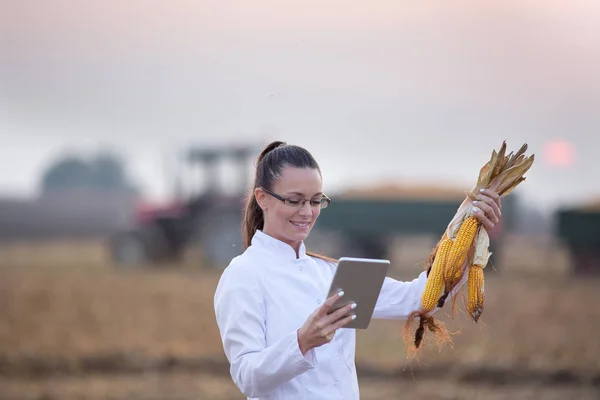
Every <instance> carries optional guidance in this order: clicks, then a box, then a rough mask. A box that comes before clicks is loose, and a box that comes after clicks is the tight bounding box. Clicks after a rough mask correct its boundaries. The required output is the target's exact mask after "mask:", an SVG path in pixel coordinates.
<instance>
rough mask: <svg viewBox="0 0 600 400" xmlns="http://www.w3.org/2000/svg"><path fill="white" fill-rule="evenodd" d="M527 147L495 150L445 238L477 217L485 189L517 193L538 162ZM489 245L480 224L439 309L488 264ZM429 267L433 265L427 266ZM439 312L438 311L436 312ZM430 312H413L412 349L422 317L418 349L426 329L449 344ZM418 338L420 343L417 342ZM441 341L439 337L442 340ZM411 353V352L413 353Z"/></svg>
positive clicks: (430, 258)
mask: <svg viewBox="0 0 600 400" xmlns="http://www.w3.org/2000/svg"><path fill="white" fill-rule="evenodd" d="M527 147H528V146H527V144H523V145H522V146H521V148H520V149H519V150H518V151H517V152H516V153H513V152H510V153H509V154H506V150H507V146H506V141H503V142H502V145H501V146H500V149H499V150H498V151H496V150H495V149H494V150H493V151H492V155H491V157H490V159H489V161H488V162H486V163H485V164H484V165H483V167H481V169H480V170H479V176H478V178H477V182H476V184H475V185H474V186H473V188H472V189H471V190H470V191H469V192H466V197H465V199H464V201H463V202H462V204H461V205H460V206H459V207H458V210H457V212H456V214H455V215H454V217H453V218H452V220H451V221H450V222H449V224H448V226H447V228H446V231H445V232H444V233H443V235H442V237H447V238H450V239H452V240H453V241H454V240H456V236H457V233H458V231H459V229H460V227H461V225H462V223H463V221H464V220H465V219H467V218H468V217H471V216H473V201H474V200H477V196H478V194H479V193H480V190H481V189H491V190H493V191H495V192H497V193H498V194H499V195H500V197H505V196H507V195H508V194H509V193H510V192H511V191H512V190H514V189H515V188H516V187H517V186H518V185H519V184H521V183H522V182H524V181H525V179H526V178H525V176H524V175H525V173H526V172H527V171H528V170H529V169H530V168H531V166H532V165H533V162H534V160H535V155H531V156H529V157H527V156H526V155H525V152H526V151H527ZM489 243H490V238H489V235H488V232H487V231H486V229H485V228H483V227H482V226H481V224H479V226H478V230H477V234H476V235H475V237H474V238H473V240H472V242H471V244H470V251H469V256H468V257H466V259H465V260H464V263H463V265H462V267H461V272H460V274H459V275H457V276H456V277H455V278H453V280H452V282H449V283H447V284H446V287H445V288H444V295H443V296H442V298H441V299H440V302H439V303H438V307H443V305H444V303H445V299H446V297H447V296H448V295H449V293H450V292H451V291H452V289H454V287H455V286H456V285H457V284H458V283H459V282H460V281H461V280H462V278H463V276H464V273H465V272H466V271H467V270H468V267H469V266H470V265H479V266H481V267H482V268H485V266H486V265H487V263H488V260H489V257H490V256H491V253H490V252H489ZM438 250H439V246H438V247H436V248H435V249H434V251H433V253H432V254H431V255H430V256H429V257H428V260H427V261H426V264H430V263H431V261H432V260H433V259H434V258H435V255H436V254H437V251H438ZM425 267H426V268H428V267H429V265H426V266H425ZM433 312H435V310H433ZM433 312H430V311H426V310H420V311H417V312H415V313H413V314H412V315H411V316H410V317H409V319H408V321H407V323H406V326H405V335H404V337H405V341H407V345H408V347H409V348H410V347H412V346H410V343H409V342H408V340H407V338H408V337H409V335H408V329H409V326H410V323H411V322H412V321H413V320H414V319H415V318H416V317H419V320H420V323H419V328H418V329H417V332H416V334H415V342H414V345H415V349H416V348H418V347H419V344H420V343H421V339H422V336H423V333H424V330H425V327H427V328H429V329H430V330H431V331H432V332H434V333H436V335H437V336H440V337H442V338H443V340H444V341H449V335H448V332H447V331H446V330H445V329H444V328H443V326H442V325H440V324H437V323H436V322H435V321H434V320H433V317H432V313H433ZM417 337H418V340H417ZM438 339H439V338H438ZM409 354H410V352H409Z"/></svg>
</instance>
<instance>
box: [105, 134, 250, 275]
mask: <svg viewBox="0 0 600 400" xmlns="http://www.w3.org/2000/svg"><path fill="white" fill-rule="evenodd" d="M258 151H259V150H258V148H257V147H254V146H251V145H243V146H231V145H224V146H215V147H210V148H193V149H190V150H188V151H186V152H185V153H184V156H183V157H182V158H181V160H178V161H183V163H182V164H183V167H184V170H185V171H190V173H189V174H180V175H179V176H178V177H177V178H178V185H177V187H178V189H177V190H176V195H175V199H174V200H172V201H170V202H169V203H167V204H162V205H160V206H157V205H147V204H138V206H137V207H136V208H135V209H134V210H133V212H132V213H131V214H132V215H131V217H130V218H128V221H127V225H126V226H125V227H124V228H123V229H121V230H119V231H118V232H116V233H115V234H114V235H112V237H111V238H110V243H109V248H110V254H111V258H112V260H113V262H114V263H115V265H117V266H120V267H135V266H142V265H152V264H169V263H171V264H172V263H178V262H179V261H181V260H182V258H183V257H184V255H185V252H186V249H188V248H189V247H190V246H194V248H195V249H197V250H199V251H198V254H199V255H200V257H201V260H198V262H199V263H201V264H202V265H203V266H212V267H223V266H224V265H226V264H227V263H228V262H229V261H230V260H231V258H233V257H234V256H236V255H238V254H240V253H241V252H242V240H241V231H240V224H241V216H242V213H243V209H244V202H245V196H246V193H245V192H244V190H245V189H247V188H248V187H249V184H250V182H249V179H250V178H251V170H250V168H251V165H252V164H251V163H252V161H253V160H254V159H255V158H256V156H257V154H258ZM228 162H229V164H230V165H231V164H232V165H233V167H234V169H235V174H231V173H229V174H228V173H223V172H222V171H221V169H222V167H223V166H226V164H227V163H228ZM198 172H199V173H201V174H203V175H204V179H203V180H202V181H203V183H204V185H203V186H202V187H200V188H198V185H197V183H198V182H199V181H200V179H198V178H199V176H198ZM232 175H237V179H236V177H235V176H232ZM184 178H186V179H184ZM184 180H185V181H187V183H188V184H187V185H185V184H183V182H184ZM228 185H229V186H232V187H233V190H232V191H231V190H230V191H228V190H227V186H228ZM184 186H187V189H184Z"/></svg>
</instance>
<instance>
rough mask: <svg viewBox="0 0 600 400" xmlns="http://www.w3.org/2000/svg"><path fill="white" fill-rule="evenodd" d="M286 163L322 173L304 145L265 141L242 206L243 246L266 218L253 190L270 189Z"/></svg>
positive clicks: (249, 240)
mask: <svg viewBox="0 0 600 400" xmlns="http://www.w3.org/2000/svg"><path fill="white" fill-rule="evenodd" d="M286 166H290V167H295V168H313V169H316V170H317V171H319V174H320V173H321V168H320V167H319V164H318V163H317V161H316V160H315V159H314V157H313V156H312V154H310V152H309V151H308V150H306V149H305V148H303V147H300V146H296V145H290V144H287V143H285V142H281V141H274V142H271V143H270V144H268V145H267V147H265V148H264V150H263V151H262V152H261V153H260V155H259V156H258V159H257V162H256V173H255V175H254V185H253V186H252V189H251V190H250V193H249V195H248V199H247V201H246V208H245V210H244V220H243V224H242V239H243V241H244V247H245V248H248V247H250V244H251V242H252V237H253V236H254V234H255V233H256V231H257V230H259V229H263V227H264V222H265V220H264V216H263V211H262V209H261V208H260V206H259V205H258V202H257V201H256V196H255V195H254V190H255V189H256V188H258V187H261V188H264V189H266V190H272V189H273V184H274V183H275V181H276V180H277V179H278V178H279V176H280V175H281V170H282V169H283V168H285V167H286ZM307 254H308V255H310V256H313V257H318V258H322V259H324V260H327V261H332V262H336V261H337V260H334V259H332V258H329V257H325V256H321V255H318V254H314V253H309V252H307Z"/></svg>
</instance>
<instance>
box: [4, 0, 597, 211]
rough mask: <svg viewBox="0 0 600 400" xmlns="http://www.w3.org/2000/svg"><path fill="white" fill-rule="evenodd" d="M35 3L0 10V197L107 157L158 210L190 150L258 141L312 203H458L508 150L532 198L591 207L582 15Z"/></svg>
mask: <svg viewBox="0 0 600 400" xmlns="http://www.w3.org/2000/svg"><path fill="white" fill-rule="evenodd" d="M33 4H34V3H33V2H31V1H22V2H13V3H12V4H7V2H4V3H3V5H0V9H1V11H0V136H1V138H2V142H1V143H2V144H1V146H0V194H3V195H14V196H17V195H18V196H34V195H35V194H36V191H37V189H38V183H39V177H40V174H41V172H42V171H43V168H45V167H46V166H47V165H48V164H49V163H51V162H52V161H53V160H54V159H56V157H58V156H59V155H60V154H61V152H64V151H78V152H84V153H91V152H94V151H96V150H97V149H101V148H116V149H118V150H119V151H120V152H121V153H122V154H124V155H125V156H126V157H127V159H128V166H129V168H130V171H131V174H132V175H133V176H134V177H135V179H137V180H138V181H140V182H141V183H142V185H143V187H144V188H145V190H146V193H147V195H148V197H150V198H155V199H160V198H166V197H168V196H169V191H170V189H171V186H172V181H173V180H172V174H173V169H172V161H173V160H174V159H175V158H176V157H177V154H179V153H180V152H181V151H182V150H183V149H185V148H187V147H188V146H200V147H201V146H211V145H224V144H229V143H236V144H239V143H258V144H261V145H262V144H264V143H265V142H266V141H269V140H284V141H287V142H288V143H293V144H299V145H302V146H305V147H306V148H308V149H309V150H310V151H311V152H312V153H313V155H314V156H315V157H316V158H317V160H318V161H319V163H320V165H321V168H322V170H323V175H324V185H325V189H326V191H328V192H335V191H336V190H341V189H343V188H345V187H348V186H356V185H367V184H368V185H371V184H374V183H376V182H380V181H386V180H392V181H397V182H412V183H415V182H427V183H433V184H444V185H458V186H461V187H462V186H464V188H465V190H468V189H470V187H471V186H472V184H474V182H475V180H476V177H477V174H478V172H479V168H481V166H482V165H483V164H484V163H485V162H486V161H487V160H488V159H489V156H490V154H491V151H492V149H494V148H495V149H497V148H499V146H500V144H501V143H502V141H503V140H506V141H507V144H508V147H509V150H517V149H518V148H519V147H520V146H521V145H522V144H523V143H528V145H529V153H535V154H536V162H535V163H534V166H533V167H532V169H531V170H530V171H529V173H528V174H527V180H526V181H525V183H523V184H522V186H521V187H519V188H518V189H517V191H516V192H515V193H517V192H518V193H521V194H522V195H523V196H524V198H525V199H526V200H527V201H528V202H530V203H532V204H534V205H537V206H539V207H540V208H544V209H552V208H553V207H557V206H561V205H566V204H577V203H579V202H582V201H586V200H587V199H590V198H594V197H600V182H599V181H598V180H597V178H596V171H598V170H599V169H600V162H598V161H597V159H596V158H595V156H596V154H597V153H598V151H599V150H600V134H599V132H600V113H599V112H598V110H599V109H600V74H598V73H597V71H600V3H598V2H597V1H593V0H592V1H582V0H572V1H542V0H535V1H515V0H507V1H502V2H500V1H497V2H477V1H447V2H414V1H388V0H386V1H384V0H373V1H370V2H355V3H349V2H342V1H339V0H332V1H325V2H323V1H320V2H316V1H314V0H305V1H302V2H299V1H286V2H282V1H274V0H273V1H267V0H255V1H252V2H248V1H237V0H236V1H223V0H221V1H216V0H215V1H205V0H195V1H187V0H186V1H184V0H173V1H169V2H164V1H163V2H160V1H157V0H152V1H148V0H147V1H141V0H139V1H117V0H106V1H103V2H98V1H85V0H82V1H67V0H55V1H45V0H42V1H37V2H35V7H33V6H32V5H33ZM165 160H168V162H166V161H165Z"/></svg>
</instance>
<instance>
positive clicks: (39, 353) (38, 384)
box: [0, 242, 600, 399]
mask: <svg viewBox="0 0 600 400" xmlns="http://www.w3.org/2000/svg"><path fill="white" fill-rule="evenodd" d="M423 249H424V250H425V253H424V254H426V253H427V250H426V249H427V246H424V247H423ZM527 257H530V258H531V259H532V260H535V259H536V256H532V255H531V254H529V255H527ZM537 257H540V256H539V255H538V256H537ZM544 257H545V256H544ZM520 259H521V260H525V259H526V257H522V258H520ZM523 262H525V261H523ZM414 267H415V266H414V265H412V264H411V265H409V266H407V270H409V271H413V268H414ZM499 269H500V268H499ZM507 269H509V268H507ZM509 270H510V269H509ZM531 271H532V272H531V273H529V274H527V275H524V276H519V275H518V274H516V273H507V274H497V273H494V272H493V271H491V270H490V271H489V273H488V274H487V275H486V277H487V284H486V293H487V298H486V308H485V311H484V314H483V316H482V318H481V320H480V323H479V324H474V323H473V322H472V321H470V320H468V319H467V318H466V317H463V316H461V315H459V316H457V318H456V319H455V320H454V321H452V320H450V318H449V317H448V316H447V315H446V316H444V315H438V316H441V317H442V320H443V321H444V322H446V323H447V324H448V327H449V328H450V330H451V331H452V330H458V329H461V334H460V335H456V336H454V337H453V339H454V342H455V346H454V347H453V348H446V349H444V350H443V351H442V352H441V353H438V351H437V348H436V347H435V346H434V345H432V343H426V345H427V347H426V348H425V349H424V350H423V352H422V353H421V354H420V361H421V365H418V364H416V363H413V364H412V365H411V366H410V367H412V369H413V372H414V376H415V378H414V379H415V380H416V382H415V381H412V379H413V378H412V375H411V368H410V367H409V366H407V362H406V358H405V353H404V350H403V347H402V346H403V344H402V328H403V321H373V322H372V324H371V327H370V328H369V329H368V330H367V331H359V332H358V347H357V362H358V363H359V364H360V365H368V366H374V367H376V368H377V369H378V370H379V371H394V370H398V369H400V370H401V369H402V368H405V367H406V371H405V372H404V373H402V372H401V373H400V375H398V376H397V377H396V378H394V376H396V375H390V376H391V377H390V378H387V379H385V380H377V379H374V378H369V377H364V378H362V379H361V382H362V383H361V386H362V388H363V389H362V390H363V398H365V399H379V398H390V397H391V398H396V397H400V396H401V395H402V394H405V395H410V394H415V395H419V397H420V398H423V399H455V398H456V399H458V398H461V399H463V398H479V397H481V398H483V397H485V398H491V399H508V398H532V399H533V398H536V399H537V398H547V399H554V398H556V399H558V398H580V399H587V398H589V399H592V398H594V397H593V396H594V395H596V396H597V395H598V391H597V390H598V389H597V388H598V386H596V387H595V388H594V387H593V386H590V385H583V386H581V385H575V386H566V387H558V388H556V387H555V388H543V387H540V386H539V385H540V383H539V381H534V382H533V383H531V382H530V383H527V384H522V385H516V386H513V385H509V386H506V387H502V388H501V389H498V388H494V387H493V386H490V385H483V386H481V385H473V384H470V383H468V382H461V381H460V380H451V378H452V374H451V373H450V374H447V376H446V375H444V376H442V377H441V378H440V379H437V380H432V377H431V376H430V375H427V371H428V370H430V371H436V370H439V369H440V368H441V369H448V370H452V371H457V373H458V371H463V370H469V371H473V370H477V369H485V368H496V369H498V370H501V371H505V372H506V371H517V374H518V373H520V372H519V371H522V373H523V374H528V373H531V372H532V371H534V372H535V371H537V372H538V373H539V372H540V371H541V373H543V372H544V371H546V372H547V373H549V374H550V373H552V372H553V371H571V372H572V373H574V374H582V375H584V376H590V377H592V378H593V377H596V379H598V378H597V377H598V376H600V342H599V341H598V340H597V337H598V332H599V329H598V328H599V322H598V321H600V305H598V303H597V302H596V299H597V293H598V283H599V281H598V280H590V279H588V280H582V279H580V280H574V279H572V278H570V277H568V276H567V275H565V274H559V273H556V274H550V275H548V276H547V277H546V278H541V274H536V273H535V269H532V270H531ZM486 272H487V270H486ZM410 274H411V275H412V272H411V273H410ZM0 277H1V278H0V360H2V359H4V360H5V361H4V367H3V368H4V371H5V372H7V370H9V369H10V368H11V365H18V364H19V362H22V360H24V359H35V358H40V359H44V358H45V359H51V358H57V357H58V358H61V359H64V360H70V362H73V363H76V362H77V360H80V359H81V358H84V357H87V356H94V355H103V354H104V355H106V354H137V355H143V356H147V357H151V358H161V357H163V358H164V357H174V358H178V357H182V358H189V357H206V358H211V359H215V360H218V361H221V362H222V361H224V357H223V353H222V350H221V344H220V339H219V335H218V330H217V327H216V325H215V322H214V312H213V308H212V306H213V303H212V298H213V293H214V288H215V285H216V282H217V280H218V277H219V273H218V271H208V270H203V269H201V268H198V266H194V265H191V264H190V265H187V266H185V267H184V268H160V269H156V268H154V269H145V270H131V271H123V270H117V269H115V268H114V267H113V266H111V265H110V264H109V263H107V261H106V257H105V255H104V254H103V250H102V247H101V246H100V245H99V244H98V243H74V242H71V243H58V244H42V245H28V244H21V245H20V246H12V247H10V248H4V249H0ZM9 372H10V371H9ZM523 376H524V375H523ZM396 379H401V382H402V383H401V384H398V383H397V382H396ZM449 379H450V380H449ZM0 388H2V389H0V397H2V398H10V399H41V398H46V399H71V398H72V399H75V398H78V399H79V398H90V399H109V398H110V399H116V398H128V399H150V398H153V399H154V398H167V397H168V398H174V399H191V398H211V399H213V398H214V399H225V398H231V399H237V398H241V397H240V396H239V393H238V392H237V390H236V388H235V387H234V386H233V384H232V383H231V381H230V380H229V378H228V377H227V376H223V375H217V376H206V375H201V374H199V373H193V372H185V371H182V372H178V373H176V372H170V373H162V374H158V373H148V374H137V375H114V376H105V375H88V376H84V377H77V376H66V377H61V378H53V379H41V378H40V379H33V380H32V379H31V378H27V377H19V376H18V374H17V375H15V374H8V375H7V376H6V377H5V378H4V379H2V378H1V369H0ZM44 396H46V397H44Z"/></svg>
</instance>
